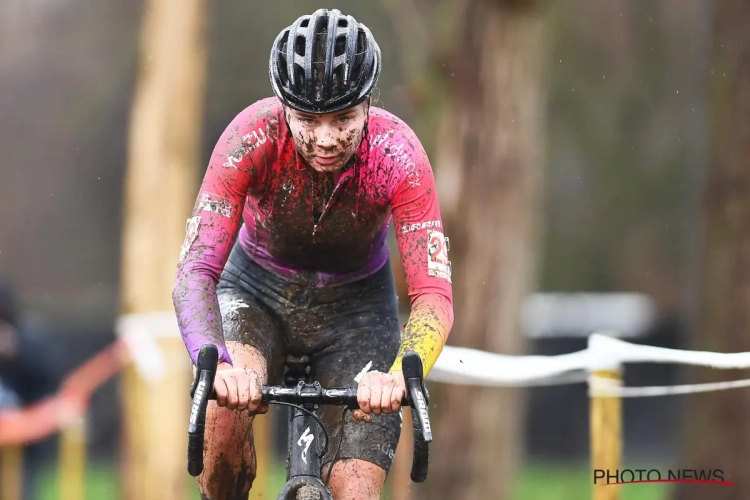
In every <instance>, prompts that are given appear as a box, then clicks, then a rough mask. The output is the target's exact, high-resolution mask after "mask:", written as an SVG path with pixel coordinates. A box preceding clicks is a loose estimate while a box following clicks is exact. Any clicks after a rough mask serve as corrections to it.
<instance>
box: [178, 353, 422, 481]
mask: <svg viewBox="0 0 750 500" xmlns="http://www.w3.org/2000/svg"><path fill="white" fill-rule="evenodd" d="M218 359H219V351H218V349H217V348H216V346H214V345H212V344H206V345H204V346H203V347H201V350H200V352H199V354H198V362H197V371H196V375H195V379H194V380H193V384H192V386H191V387H190V397H191V399H192V403H191V407H190V420H189V423H188V464H187V466H188V467H187V468H188V472H189V473H190V475H191V476H198V475H199V474H200V473H201V472H203V443H204V432H205V422H206V408H207V406H208V401H209V400H211V399H216V393H215V391H214V390H213V386H214V379H215V377H216V369H217V365H218ZM402 366H403V370H404V371H403V374H404V381H405V382H406V388H407V394H406V397H405V398H404V400H403V401H402V406H410V407H411V408H412V424H413V426H414V458H413V461H412V469H411V478H412V481H414V482H417V483H421V482H423V481H424V480H425V479H426V478H427V468H428V461H429V443H430V442H431V441H432V428H431V427H430V419H429V412H428V399H427V397H428V396H427V390H426V389H425V387H424V378H423V376H422V373H423V372H422V359H421V358H420V357H419V355H418V354H416V353H414V352H409V353H407V354H406V355H405V356H404V359H403V362H402ZM262 393H263V403H266V404H273V403H282V404H294V405H338V406H345V407H347V408H349V409H350V410H354V409H357V408H359V402H358V400H357V389H356V388H351V387H340V388H336V387H331V388H326V387H322V386H321V385H320V384H319V383H318V382H314V383H312V384H306V383H304V382H300V383H299V384H297V385H296V386H293V387H287V386H268V385H266V386H263V388H262Z"/></svg>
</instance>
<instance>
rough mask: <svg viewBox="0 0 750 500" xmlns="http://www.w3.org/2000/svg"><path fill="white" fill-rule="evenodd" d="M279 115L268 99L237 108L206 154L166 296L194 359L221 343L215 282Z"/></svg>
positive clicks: (270, 148) (267, 156)
mask: <svg viewBox="0 0 750 500" xmlns="http://www.w3.org/2000/svg"><path fill="white" fill-rule="evenodd" d="M278 123H279V120H278V118H277V116H276V115H275V114H274V113H273V109H272V107H269V104H268V103H264V102H263V101H260V102H258V103H255V104H254V105H252V106H250V107H248V108H246V109H245V110H243V111H242V112H241V113H240V114H239V115H237V116H236V117H235V118H234V120H232V122H231V123H230V124H229V126H228V127H227V128H226V129H225V130H224V132H223V134H222V135H221V137H220V138H219V140H218V141H217V143H216V146H215V147H214V150H213V152H212V154H211V158H210V161H209V164H208V168H207V170H206V173H205V176H204V178H203V182H202V184H201V187H200V190H199V192H198V196H197V199H196V201H195V205H194V207H193V211H192V215H191V217H190V218H189V219H188V220H187V223H186V227H185V240H184V242H183V244H182V247H181V249H180V257H179V262H178V265H177V273H176V278H175V286H174V291H173V294H172V299H173V303H174V307H175V312H176V314H177V321H178V324H179V327H180V331H181V333H182V338H183V341H184V342H185V347H186V348H187V350H188V352H189V353H190V357H191V359H192V360H193V363H194V364H195V363H196V360H197V357H198V352H199V351H200V348H201V346H202V345H203V344H206V343H211V344H214V345H216V346H217V347H218V349H219V361H220V362H228V363H231V359H230V357H229V353H228V352H227V349H226V346H225V344H224V334H223V330H222V322H221V311H220V309H219V304H218V299H217V297H216V284H217V283H218V281H219V277H220V276H221V272H222V270H223V269H224V264H226V261H227V258H228V257H229V253H230V251H231V249H232V245H233V243H234V241H235V238H236V236H237V231H238V229H239V226H240V223H241V219H242V210H243V207H244V204H245V199H246V197H247V195H248V193H249V192H250V191H251V190H253V189H260V188H262V186H263V184H264V180H265V175H266V172H267V169H268V165H269V161H272V159H273V156H274V145H273V144H274V142H275V138H276V137H278V135H277V133H276V132H277V126H278Z"/></svg>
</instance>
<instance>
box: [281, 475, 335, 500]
mask: <svg viewBox="0 0 750 500" xmlns="http://www.w3.org/2000/svg"><path fill="white" fill-rule="evenodd" d="M276 498H277V500H333V498H332V497H331V492H330V490H329V489H328V488H326V486H325V485H324V484H323V482H322V481H321V480H320V479H319V478H317V477H313V476H297V477H294V478H292V479H290V480H289V481H288V482H287V483H286V484H285V485H284V487H283V488H282V489H281V492H280V493H279V496H278V497H276Z"/></svg>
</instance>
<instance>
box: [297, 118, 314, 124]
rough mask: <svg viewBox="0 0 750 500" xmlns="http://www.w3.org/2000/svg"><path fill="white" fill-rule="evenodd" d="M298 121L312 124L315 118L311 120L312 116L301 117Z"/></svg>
mask: <svg viewBox="0 0 750 500" xmlns="http://www.w3.org/2000/svg"><path fill="white" fill-rule="evenodd" d="M300 121H301V122H302V123H304V124H305V125H312V124H313V123H315V120H313V119H312V118H301V119H300Z"/></svg>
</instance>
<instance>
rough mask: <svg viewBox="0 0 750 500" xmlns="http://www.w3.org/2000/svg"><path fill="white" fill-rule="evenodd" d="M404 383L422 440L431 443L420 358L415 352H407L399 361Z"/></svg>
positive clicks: (430, 428)
mask: <svg viewBox="0 0 750 500" xmlns="http://www.w3.org/2000/svg"><path fill="white" fill-rule="evenodd" d="M401 367H402V369H403V373H404V381H405V382H406V387H407V389H408V393H409V402H410V406H411V407H412V409H413V411H414V412H415V413H416V415H417V417H418V418H419V423H420V427H421V428H422V438H423V440H424V441H425V442H427V443H430V442H432V427H431V426H430V415H429V411H428V406H427V405H428V400H427V390H426V389H425V385H424V376H423V368H422V358H420V357H419V354H417V353H415V352H408V353H406V354H405V355H404V358H403V360H402V361H401Z"/></svg>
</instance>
